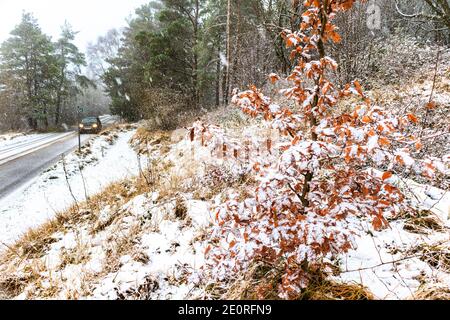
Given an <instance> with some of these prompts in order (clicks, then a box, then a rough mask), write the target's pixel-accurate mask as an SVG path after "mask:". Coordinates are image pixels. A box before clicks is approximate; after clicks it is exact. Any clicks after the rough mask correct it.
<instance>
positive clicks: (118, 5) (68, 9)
mask: <svg viewBox="0 0 450 320" xmlns="http://www.w3.org/2000/svg"><path fill="white" fill-rule="evenodd" d="M147 2H149V0H0V43H1V42H3V41H4V40H6V39H7V38H8V37H9V33H10V32H11V31H12V30H13V29H14V27H15V26H16V25H17V24H19V23H20V20H21V17H22V12H23V10H25V11H26V12H31V13H33V15H34V17H35V18H37V19H38V22H39V25H40V26H41V28H42V31H43V32H44V33H46V34H48V35H50V36H52V39H53V40H56V39H57V38H58V36H59V34H60V30H61V26H62V25H63V24H64V21H65V20H67V21H68V22H69V23H70V24H71V25H72V27H73V29H74V30H75V31H79V33H78V35H77V38H76V41H75V42H76V44H77V46H78V47H79V49H80V50H81V51H85V49H86V46H87V43H88V42H89V41H92V42H95V40H96V39H97V37H98V36H101V35H104V34H105V33H106V32H107V31H108V30H110V29H112V28H120V27H123V26H125V25H126V22H125V19H126V18H127V17H129V16H130V15H131V14H134V10H135V9H136V8H138V7H139V6H140V5H142V4H145V3H147Z"/></svg>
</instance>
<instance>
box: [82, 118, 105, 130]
mask: <svg viewBox="0 0 450 320" xmlns="http://www.w3.org/2000/svg"><path fill="white" fill-rule="evenodd" d="M102 128H103V126H102V122H101V121H100V118H99V117H89V118H85V119H83V120H82V121H81V122H80V124H79V130H80V133H82V134H83V133H97V134H98V133H100V131H102Z"/></svg>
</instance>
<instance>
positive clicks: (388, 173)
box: [382, 171, 392, 180]
mask: <svg viewBox="0 0 450 320" xmlns="http://www.w3.org/2000/svg"><path fill="white" fill-rule="evenodd" d="M391 177H392V172H390V171H387V172H385V173H384V174H383V177H382V179H383V180H387V179H389V178H391Z"/></svg>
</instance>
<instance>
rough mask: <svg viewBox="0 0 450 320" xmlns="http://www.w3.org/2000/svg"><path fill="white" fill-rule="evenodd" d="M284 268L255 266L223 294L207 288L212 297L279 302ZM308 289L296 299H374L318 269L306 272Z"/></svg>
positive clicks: (265, 265)
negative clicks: (328, 276)
mask: <svg viewBox="0 0 450 320" xmlns="http://www.w3.org/2000/svg"><path fill="white" fill-rule="evenodd" d="M283 270H284V269H283V268H277V267H276V266H271V265H267V264H264V263H255V264H254V265H253V266H252V267H251V268H249V270H248V271H247V272H245V273H242V274H241V275H240V276H238V278H237V279H236V280H235V281H234V282H233V283H232V284H231V286H230V287H229V289H228V290H227V291H226V292H223V289H221V288H220V287H219V286H216V287H210V288H209V291H210V292H211V293H212V295H213V296H214V295H216V296H218V295H220V297H221V298H225V299H231V300H279V299H280V297H279V296H278V287H279V285H280V284H281V278H282V275H283ZM309 277H310V283H309V285H308V287H307V288H306V289H304V290H302V292H301V293H300V294H299V295H298V296H297V297H296V300H373V299H374V297H373V295H372V294H371V293H370V292H369V291H368V290H367V289H366V288H365V287H363V286H361V285H359V284H351V283H337V282H334V281H331V280H328V279H327V275H326V274H324V273H323V272H322V271H320V270H316V271H311V272H310V273H309Z"/></svg>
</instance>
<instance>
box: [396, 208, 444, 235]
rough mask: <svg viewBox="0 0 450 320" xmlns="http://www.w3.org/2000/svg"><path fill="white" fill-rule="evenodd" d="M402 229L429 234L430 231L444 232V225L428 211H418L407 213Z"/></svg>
mask: <svg viewBox="0 0 450 320" xmlns="http://www.w3.org/2000/svg"><path fill="white" fill-rule="evenodd" d="M403 218H405V220H406V223H405V226H404V229H405V230H406V231H408V232H411V233H416V234H425V235H426V234H430V233H432V232H445V230H446V229H445V226H444V225H443V223H442V222H441V221H440V220H439V218H438V217H436V215H435V214H433V213H432V212H430V211H420V212H418V213H417V214H416V215H407V216H405V217H403Z"/></svg>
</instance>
